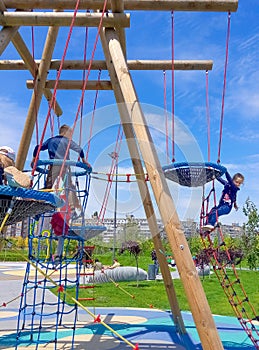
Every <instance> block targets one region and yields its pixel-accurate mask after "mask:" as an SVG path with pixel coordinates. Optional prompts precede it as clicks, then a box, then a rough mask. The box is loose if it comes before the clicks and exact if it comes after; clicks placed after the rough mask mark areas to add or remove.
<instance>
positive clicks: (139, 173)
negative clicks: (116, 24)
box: [100, 32, 186, 333]
mask: <svg viewBox="0 0 259 350" xmlns="http://www.w3.org/2000/svg"><path fill="white" fill-rule="evenodd" d="M100 36H101V40H102V45H103V51H104V54H105V56H106V61H107V68H108V70H109V75H110V78H111V82H112V86H113V89H114V95H115V98H116V101H117V105H118V109H119V112H120V115H121V119H122V126H123V130H124V134H125V136H126V139H127V143H128V146H129V151H130V155H131V159H132V164H133V167H134V171H135V174H136V178H137V183H138V186H139V191H140V195H141V198H142V201H143V204H144V209H145V213H146V217H147V221H148V225H149V229H150V232H151V234H152V238H153V242H154V247H155V250H156V252H157V258H158V262H159V265H160V269H161V273H162V276H163V280H164V283H165V290H166V293H167V296H168V301H169V304H170V307H171V310H172V315H173V320H174V323H175V325H176V327H177V329H178V331H179V332H180V333H186V330H185V327H184V323H183V319H182V315H181V311H180V308H179V304H178V300H177V297H176V293H175V289H174V285H173V281H172V277H171V273H170V271H169V268H168V264H167V261H166V258H165V255H164V254H163V253H162V252H163V250H164V248H163V245H162V242H161V239H160V232H159V227H158V224H157V219H156V216H155V211H154V207H153V204H152V199H151V196H150V192H149V189H148V186H147V183H146V181H145V173H144V169H143V165H142V162H141V158H140V154H139V150H138V146H137V143H136V140H135V137H134V132H133V129H132V126H131V123H130V122H129V120H130V116H129V115H128V110H127V108H125V100H124V96H123V94H122V91H121V88H120V84H119V82H118V79H117V77H116V74H115V70H114V67H113V65H112V63H111V57H110V54H109V50H108V47H107V42H106V39H105V36H104V33H102V32H101V33H100Z"/></svg>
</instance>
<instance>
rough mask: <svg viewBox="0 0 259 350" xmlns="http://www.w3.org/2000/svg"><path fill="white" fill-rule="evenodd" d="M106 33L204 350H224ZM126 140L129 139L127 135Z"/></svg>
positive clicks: (119, 56) (123, 67) (112, 37)
mask: <svg viewBox="0 0 259 350" xmlns="http://www.w3.org/2000/svg"><path fill="white" fill-rule="evenodd" d="M104 33H105V34H104V36H105V39H103V40H106V47H107V50H108V51H109V54H110V57H111V60H112V64H113V66H114V70H115V72H116V76H117V79H116V82H114V83H115V84H119V87H120V89H121V93H122V95H123V99H124V101H125V104H124V109H125V110H127V113H125V114H124V116H122V118H123V120H122V122H123V123H126V124H127V125H129V127H132V128H133V130H134V133H135V135H136V140H137V143H138V146H139V149H140V152H141V154H142V158H143V160H144V163H145V167H146V169H147V173H148V176H149V180H150V183H151V186H152V189H153V193H154V196H155V199H156V202H157V205H158V208H159V211H160V215H161V218H162V221H163V223H164V227H165V231H166V233H167V237H168V240H169V243H170V246H171V249H172V252H173V255H174V259H175V262H176V265H177V268H178V271H179V274H180V277H181V280H182V283H183V286H184V289H185V293H186V296H187V299H188V302H189V305H190V309H191V312H192V315H193V318H194V322H195V324H196V328H197V331H198V334H199V336H200V339H201V343H202V346H203V349H206V350H223V346H222V343H221V340H220V338H219V334H218V332H217V328H216V325H215V322H214V320H213V317H212V314H211V310H210V307H209V304H208V301H207V299H206V295H205V293H204V290H203V288H202V284H201V281H200V278H199V276H198V273H197V271H196V268H195V266H194V263H193V260H192V256H191V253H190V250H189V247H188V243H187V240H186V238H185V235H184V232H183V230H182V228H181V223H180V221H179V218H178V215H177V212H176V209H175V206H174V202H173V199H172V197H171V194H170V191H169V188H168V185H167V182H166V179H165V176H164V173H163V170H162V167H161V165H160V162H159V159H158V156H157V152H156V149H155V146H154V144H153V141H152V138H151V135H150V132H149V129H148V126H147V124H146V121H145V118H144V115H143V112H142V110H141V107H140V104H139V101H138V98H137V94H136V92H135V89H134V86H133V83H132V80H131V76H130V72H129V70H128V67H127V64H126V62H125V59H124V56H123V52H122V49H121V46H120V43H119V41H118V37H117V35H116V32H115V31H114V30H113V29H106V30H105V31H104ZM126 137H128V136H127V135H126ZM132 144H133V142H129V149H131V147H132ZM133 161H134V160H133ZM143 204H144V207H145V206H147V205H148V203H145V201H144V202H143Z"/></svg>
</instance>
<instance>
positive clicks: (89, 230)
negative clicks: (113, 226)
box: [68, 225, 107, 241]
mask: <svg viewBox="0 0 259 350" xmlns="http://www.w3.org/2000/svg"><path fill="white" fill-rule="evenodd" d="M106 230H107V228H106V227H105V226H97V225H86V226H70V228H69V230H68V235H69V237H74V236H77V237H79V238H81V239H83V240H86V241H87V240H88V239H91V238H93V237H95V236H97V235H99V234H100V233H102V232H104V231H106Z"/></svg>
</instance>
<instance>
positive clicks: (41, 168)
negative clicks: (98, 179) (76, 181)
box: [36, 159, 92, 176]
mask: <svg viewBox="0 0 259 350" xmlns="http://www.w3.org/2000/svg"><path fill="white" fill-rule="evenodd" d="M63 163H64V160H63V159H48V160H38V161H37V167H36V170H37V171H38V172H39V173H41V174H47V173H48V167H47V166H48V165H59V166H62V165H63ZM65 166H69V167H71V168H73V167H74V168H75V169H74V171H71V175H72V176H84V175H87V174H90V173H91V172H92V168H91V167H89V166H87V165H86V164H85V163H82V162H75V161H72V160H66V161H65ZM78 168H79V169H78Z"/></svg>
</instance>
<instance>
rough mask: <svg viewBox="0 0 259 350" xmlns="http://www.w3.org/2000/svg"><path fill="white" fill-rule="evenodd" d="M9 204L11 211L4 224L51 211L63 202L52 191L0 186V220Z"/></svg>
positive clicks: (0, 220) (10, 223)
mask: <svg viewBox="0 0 259 350" xmlns="http://www.w3.org/2000/svg"><path fill="white" fill-rule="evenodd" d="M10 205H12V212H11V213H10V215H9V217H8V219H7V221H6V224H5V225H6V226H8V225H12V224H14V223H16V222H19V221H22V220H24V219H26V218H28V217H34V216H36V215H40V214H43V213H45V212H48V211H52V210H54V209H56V208H57V207H61V206H63V205H64V202H63V201H62V199H60V198H59V197H58V196H56V195H55V194H52V193H48V192H41V191H35V190H32V189H26V188H21V187H10V186H0V222H2V221H3V219H4V217H5V215H6V212H7V210H8V209H9V207H10Z"/></svg>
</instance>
